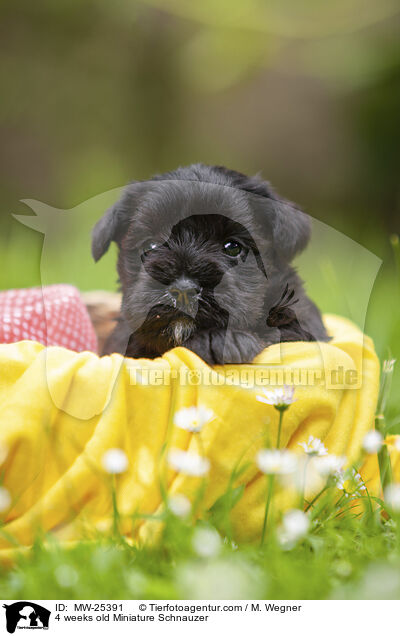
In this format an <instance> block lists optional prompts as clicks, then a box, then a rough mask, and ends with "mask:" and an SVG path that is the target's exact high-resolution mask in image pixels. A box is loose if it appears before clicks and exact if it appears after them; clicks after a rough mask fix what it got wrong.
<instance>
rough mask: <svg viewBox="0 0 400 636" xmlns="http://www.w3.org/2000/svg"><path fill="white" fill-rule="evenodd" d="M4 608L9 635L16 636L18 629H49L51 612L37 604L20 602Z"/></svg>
mask: <svg viewBox="0 0 400 636" xmlns="http://www.w3.org/2000/svg"><path fill="white" fill-rule="evenodd" d="M3 607H4V608H5V610H6V627H7V631H8V633H9V634H14V632H15V630H16V629H49V619H50V614H51V612H50V610H48V609H46V608H45V607H42V606H41V605H38V604H37V603H32V602H31V601H18V602H16V603H12V604H11V605H3Z"/></svg>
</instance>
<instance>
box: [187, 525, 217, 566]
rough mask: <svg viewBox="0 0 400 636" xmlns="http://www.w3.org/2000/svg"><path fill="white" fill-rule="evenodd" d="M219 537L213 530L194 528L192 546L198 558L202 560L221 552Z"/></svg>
mask: <svg viewBox="0 0 400 636" xmlns="http://www.w3.org/2000/svg"><path fill="white" fill-rule="evenodd" d="M221 543H222V542H221V537H220V536H219V534H218V532H217V531H216V530H214V529H213V528H196V530H195V531H194V534H193V539H192V546H193V549H194V551H195V552H196V554H197V555H198V556H201V557H203V558H204V559H209V558H210V557H215V556H217V554H218V553H219V552H220V550H221Z"/></svg>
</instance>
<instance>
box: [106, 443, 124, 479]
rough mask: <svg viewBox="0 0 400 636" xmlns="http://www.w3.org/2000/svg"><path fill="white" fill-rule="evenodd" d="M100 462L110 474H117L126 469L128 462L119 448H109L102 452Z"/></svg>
mask: <svg viewBox="0 0 400 636" xmlns="http://www.w3.org/2000/svg"><path fill="white" fill-rule="evenodd" d="M102 464H103V468H104V469H105V470H106V471H107V473H110V475H119V474H120V473H124V472H125V471H126V469H127V468H128V465H129V462H128V457H127V456H126V453H125V452H124V451H123V450H122V449H121V448H110V449H109V450H108V451H106V452H105V453H104V455H103V457H102Z"/></svg>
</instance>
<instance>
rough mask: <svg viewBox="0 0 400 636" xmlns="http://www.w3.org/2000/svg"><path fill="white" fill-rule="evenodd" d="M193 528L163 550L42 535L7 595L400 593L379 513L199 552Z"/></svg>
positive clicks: (3, 588)
mask: <svg viewBox="0 0 400 636" xmlns="http://www.w3.org/2000/svg"><path fill="white" fill-rule="evenodd" d="M193 532H195V529H194V528H193V527H191V526H189V525H185V524H183V523H182V522H180V521H179V520H175V521H171V522H170V523H169V525H168V528H167V531H166V535H165V537H164V540H163V541H162V543H161V545H160V546H159V547H158V548H153V549H150V548H143V549H136V548H133V547H131V546H129V545H128V544H127V543H126V542H125V541H123V540H122V539H119V538H115V539H112V538H104V539H99V540H98V541H97V542H93V543H86V544H84V543H81V544H79V545H77V546H75V547H73V548H71V549H69V550H66V549H63V548H62V547H60V546H57V545H56V544H54V543H53V545H51V547H47V548H45V547H44V546H43V544H42V543H41V542H38V543H37V544H36V545H35V547H34V548H33V550H32V553H31V554H30V556H29V557H24V558H23V559H21V560H20V561H19V562H18V564H17V565H16V566H15V567H14V568H13V569H12V570H10V571H5V572H4V573H3V575H2V577H1V581H0V597H2V598H4V599H8V598H12V599H14V598H19V599H80V598H83V599H135V598H137V599H185V598H187V599H191V598H199V599H202V598H205V599H211V598H226V599H245V598H256V599H321V598H340V599H352V598H393V599H394V598H395V599H398V598H400V576H399V572H400V542H399V536H398V533H397V531H396V528H395V524H394V522H393V521H384V520H383V519H382V518H380V516H379V514H378V513H375V514H373V515H364V516H363V517H362V518H354V517H351V516H346V517H345V518H334V519H331V520H330V521H329V522H326V523H323V524H322V525H321V523H320V522H317V521H316V522H315V524H314V527H313V528H312V530H311V531H310V534H309V536H308V537H307V538H306V539H304V540H302V541H301V542H300V543H299V544H298V545H297V546H296V547H295V548H293V549H292V550H283V549H282V548H281V547H280V546H279V545H278V544H277V543H276V541H275V539H274V537H273V536H272V537H270V538H269V539H268V540H267V542H266V544H265V545H264V547H263V548H259V547H255V546H253V547H249V546H236V545H235V544H231V543H229V542H225V543H222V545H221V548H220V551H219V553H218V555H214V556H212V557H209V558H204V557H199V556H198V555H197V554H196V552H195V550H194V549H193V547H192V536H193Z"/></svg>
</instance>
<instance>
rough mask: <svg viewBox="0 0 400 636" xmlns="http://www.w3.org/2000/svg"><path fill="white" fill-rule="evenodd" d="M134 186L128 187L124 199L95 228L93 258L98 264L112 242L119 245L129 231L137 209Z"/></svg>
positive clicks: (108, 211) (93, 233)
mask: <svg viewBox="0 0 400 636" xmlns="http://www.w3.org/2000/svg"><path fill="white" fill-rule="evenodd" d="M132 185H133V184H131V186H128V188H127V189H126V190H125V192H124V194H123V195H122V198H121V199H120V200H119V201H117V203H115V204H114V205H113V206H111V208H109V209H108V210H107V212H106V213H105V214H104V215H103V216H102V217H101V219H100V220H99V221H98V222H97V223H96V225H95V226H94V228H93V231H92V256H93V258H94V260H95V261H96V262H97V261H98V260H99V259H100V258H101V257H102V256H103V254H105V253H106V252H107V250H108V248H109V247H110V243H111V241H115V242H116V243H119V241H120V240H121V239H122V238H123V236H124V234H125V233H126V232H127V230H128V227H129V223H130V221H131V219H132V213H133V211H134V207H135V200H134V199H133V197H132V195H133V192H132Z"/></svg>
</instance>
